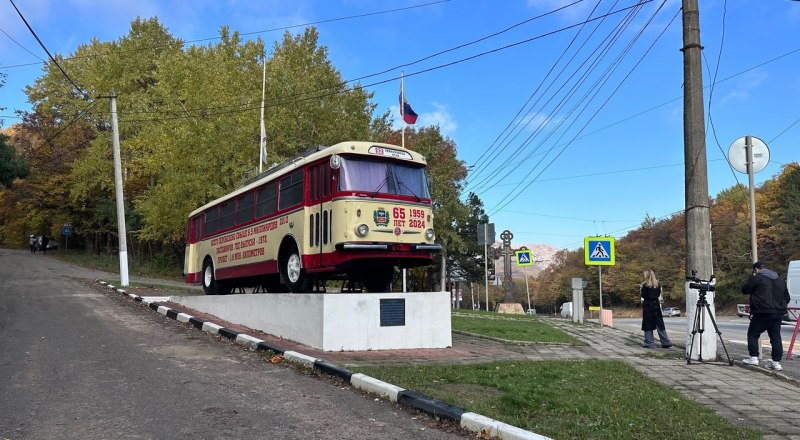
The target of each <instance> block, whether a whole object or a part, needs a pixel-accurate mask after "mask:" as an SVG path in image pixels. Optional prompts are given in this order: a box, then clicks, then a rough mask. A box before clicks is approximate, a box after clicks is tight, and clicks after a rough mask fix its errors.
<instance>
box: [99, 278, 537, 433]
mask: <svg viewBox="0 0 800 440" xmlns="http://www.w3.org/2000/svg"><path fill="white" fill-rule="evenodd" d="M95 281H96V282H98V283H99V284H101V285H103V286H106V287H107V288H108V289H109V290H112V291H114V292H116V293H119V294H121V295H123V296H125V297H128V298H130V299H132V300H133V301H135V302H141V303H144V304H147V306H148V307H149V308H150V309H152V310H154V311H156V312H157V313H159V314H161V315H164V316H166V317H168V318H171V319H174V320H176V321H180V322H183V323H189V324H191V325H192V326H193V327H195V328H197V329H199V330H202V331H204V332H207V333H209V334H213V335H220V336H223V337H225V338H227V339H230V340H232V341H234V342H235V343H237V344H239V345H243V346H245V347H247V348H249V349H251V350H254V351H271V352H275V353H277V354H282V355H283V356H284V358H285V359H286V360H287V361H290V362H292V363H295V364H300V365H303V366H305V367H307V368H311V369H313V370H315V371H318V372H320V373H324V374H327V375H331V376H335V377H339V378H341V379H342V380H344V381H345V382H347V383H349V384H350V385H351V386H352V387H353V388H356V389H359V390H361V391H366V392H368V393H371V394H376V395H379V396H381V397H387V398H389V400H391V401H392V402H394V403H397V404H399V405H402V406H407V407H409V408H412V409H416V410H418V411H422V412H424V413H426V414H428V415H430V416H433V417H438V418H441V419H447V420H451V421H453V422H456V423H458V424H459V426H461V427H462V428H464V429H467V430H469V431H472V432H475V433H477V434H479V435H488V436H490V437H491V438H494V437H499V438H502V439H503V440H549V437H545V436H543V435H540V434H536V433H534V432H531V431H526V430H524V429H521V428H517V427H516V426H512V425H509V424H507V423H503V422H501V421H499V420H494V419H491V418H489V417H485V416H482V415H480V414H476V413H471V412H467V410H465V409H463V408H459V407H456V406H452V405H450V404H448V403H446V402H443V401H439V400H436V399H433V398H431V397H428V396H426V395H424V394H421V393H418V392H416V391H413V390H408V389H405V388H401V387H398V386H396V385H392V384H390V383H387V382H383V381H381V380H378V379H375V378H373V377H370V376H367V375H364V374H361V373H353V372H352V371H349V370H347V369H345V368H341V367H339V366H337V365H335V364H333V363H330V362H328V361H325V360H323V359H318V358H314V357H311V356H307V355H305V354H302V353H298V352H296V351H287V350H284V349H283V348H281V347H278V346H275V345H272V344H269V343H267V342H265V341H262V340H261V339H258V338H256V337H254V336H251V335H247V334H245V333H239V332H237V331H235V330H231V329H227V328H225V327H223V326H221V325H218V324H215V323H213V322H210V321H201V320H199V319H196V318H195V317H193V316H191V315H188V314H186V313H183V312H180V311H178V310H174V309H171V308H169V307H167V306H164V305H162V304H160V303H161V301H163V298H158V300H154V299H151V298H145V297H141V296H139V295H136V294H132V293H129V292H126V291H125V290H123V289H118V288H116V287H115V286H113V285H111V284H108V283H106V282H105V281H99V280H95Z"/></svg>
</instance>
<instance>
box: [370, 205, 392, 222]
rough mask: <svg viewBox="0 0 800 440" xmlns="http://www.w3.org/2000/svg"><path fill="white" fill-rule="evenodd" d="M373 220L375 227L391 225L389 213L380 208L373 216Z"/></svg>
mask: <svg viewBox="0 0 800 440" xmlns="http://www.w3.org/2000/svg"><path fill="white" fill-rule="evenodd" d="M372 219H373V220H375V226H388V225H389V211H387V210H385V209H383V208H378V209H376V210H375V212H374V213H373V214H372Z"/></svg>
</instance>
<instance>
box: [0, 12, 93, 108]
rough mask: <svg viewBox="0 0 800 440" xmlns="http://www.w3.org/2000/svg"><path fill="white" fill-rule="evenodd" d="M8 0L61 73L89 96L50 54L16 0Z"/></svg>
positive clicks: (77, 88) (84, 95) (82, 93)
mask: <svg viewBox="0 0 800 440" xmlns="http://www.w3.org/2000/svg"><path fill="white" fill-rule="evenodd" d="M8 1H10V2H11V5H12V6H14V9H15V10H16V11H17V14H18V15H19V18H21V19H22V22H23V23H25V26H26V27H27V28H28V30H29V31H30V32H31V35H33V38H36V41H37V42H38V43H39V46H41V47H42V49H43V50H44V52H45V53H46V54H47V56H48V57H49V58H50V60H51V61H52V62H53V64H55V65H56V67H58V70H60V71H61V73H62V74H63V75H64V78H66V79H67V81H69V82H70V84H72V86H73V87H75V90H77V91H78V93H79V94H81V95H82V96H83V97H84V99H86V98H88V95H87V93H86V92H84V91H83V89H81V87H80V86H78V84H76V83H75V81H73V80H72V78H70V77H69V75H67V72H65V71H64V69H63V68H62V67H61V65H60V64H58V61H56V59H55V58H53V55H51V54H50V51H49V50H47V47H46V46H45V45H44V43H42V40H41V39H39V36H38V35H36V32H34V30H33V28H32V27H31V25H30V24H28V20H26V19H25V17H24V16H23V15H22V12H20V10H19V8H17V5H15V4H14V0H8Z"/></svg>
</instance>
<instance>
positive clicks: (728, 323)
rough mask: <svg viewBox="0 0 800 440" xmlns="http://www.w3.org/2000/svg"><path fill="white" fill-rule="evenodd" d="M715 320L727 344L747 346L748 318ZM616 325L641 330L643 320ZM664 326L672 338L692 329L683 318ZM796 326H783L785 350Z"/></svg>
mask: <svg viewBox="0 0 800 440" xmlns="http://www.w3.org/2000/svg"><path fill="white" fill-rule="evenodd" d="M715 320H716V322H717V327H718V328H719V331H720V333H722V339H723V340H724V341H725V343H726V344H728V343H730V344H745V345H746V344H747V326H748V325H749V323H750V321H749V320H748V319H747V318H738V317H736V316H717V317H715ZM614 323H615V324H619V325H626V326H633V327H636V328H641V325H642V320H641V318H623V319H614ZM664 325H666V327H667V333H668V334H669V335H670V337H672V336H671V335H673V334H675V335H678V334H689V332H690V331H691V328H688V327H687V324H686V317H683V316H681V317H672V318H664ZM692 325H694V323H692ZM794 326H795V323H794V322H791V323H790V322H785V323H784V324H783V326H781V339H782V340H783V346H784V349H785V350H788V349H789V342H791V340H792V334H793V333H794ZM706 331H708V332H713V331H714V326H713V325H712V324H711V322H709V321H706ZM761 337H762V339H764V340H766V341H767V343H768V339H769V338H768V336H767V333H766V332H764V334H762V336H761ZM798 339H800V338H798ZM798 345H800V341H798V342H795V348H800V347H798Z"/></svg>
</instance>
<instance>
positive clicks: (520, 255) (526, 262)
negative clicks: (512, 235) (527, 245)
mask: <svg viewBox="0 0 800 440" xmlns="http://www.w3.org/2000/svg"><path fill="white" fill-rule="evenodd" d="M514 256H515V257H517V266H533V253H532V252H531V250H530V249H522V250H519V251H515V252H514Z"/></svg>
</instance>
